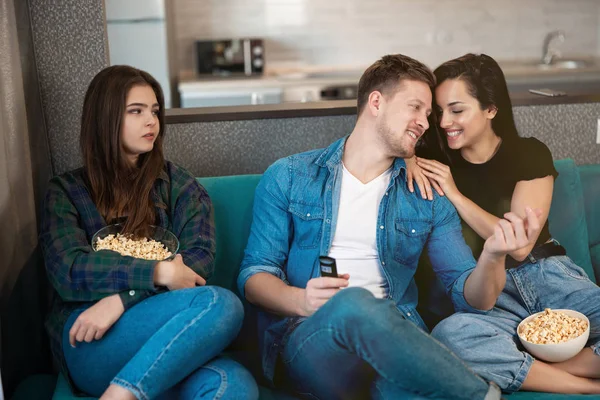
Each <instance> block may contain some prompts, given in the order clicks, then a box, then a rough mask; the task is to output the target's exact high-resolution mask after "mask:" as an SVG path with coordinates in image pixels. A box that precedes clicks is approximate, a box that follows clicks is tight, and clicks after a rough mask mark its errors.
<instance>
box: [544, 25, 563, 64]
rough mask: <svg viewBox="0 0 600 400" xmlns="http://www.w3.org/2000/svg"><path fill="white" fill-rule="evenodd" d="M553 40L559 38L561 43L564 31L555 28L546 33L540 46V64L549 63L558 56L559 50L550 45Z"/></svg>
mask: <svg viewBox="0 0 600 400" xmlns="http://www.w3.org/2000/svg"><path fill="white" fill-rule="evenodd" d="M555 40H559V41H560V42H561V43H562V42H564V41H565V32H564V31H563V30H556V31H552V32H550V33H548V34H547V35H546V37H545V38H544V45H543V47H542V64H546V65H550V64H552V60H554V58H555V57H560V55H561V54H560V51H559V50H558V49H556V48H554V47H553V46H552V44H553V43H554V41H555Z"/></svg>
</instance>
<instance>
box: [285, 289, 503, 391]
mask: <svg viewBox="0 0 600 400" xmlns="http://www.w3.org/2000/svg"><path fill="white" fill-rule="evenodd" d="M286 339H287V340H286V341H285V342H284V344H283V350H282V354H281V361H282V367H283V381H284V383H285V384H286V386H288V387H290V388H291V389H292V390H294V391H296V392H297V393H300V394H302V395H303V396H305V397H309V398H321V399H362V398H375V399H431V398H436V399H468V400H473V399H484V398H489V399H491V398H496V399H499V398H500V390H499V389H497V387H490V385H489V384H488V383H486V382H485V381H484V380H483V379H481V378H479V377H478V376H476V375H475V374H474V373H473V372H471V371H470V370H469V369H468V367H467V366H466V365H465V364H464V363H463V362H462V361H461V360H460V359H459V358H457V357H456V356H454V355H453V354H452V353H450V352H449V351H448V350H447V349H446V348H444V347H443V346H442V345H440V344H439V343H438V342H437V341H436V340H434V339H433V338H432V337H431V336H430V335H428V334H427V333H426V332H424V331H423V330H421V329H420V328H418V327H417V326H416V325H415V324H414V323H412V322H410V321H408V320H407V319H405V318H404V317H403V315H402V314H401V313H400V312H399V311H398V309H397V308H396V306H395V305H394V303H393V302H392V301H391V300H387V299H385V300H382V299H376V298H375V297H374V296H373V295H372V294H371V293H370V292H368V291H367V290H365V289H361V288H349V289H344V290H342V291H340V292H339V293H338V294H336V295H335V296H334V297H332V298H331V299H330V300H329V301H328V302H327V303H325V304H324V305H323V306H322V307H321V308H320V309H319V310H318V311H317V312H316V313H315V314H314V315H312V316H311V317H309V318H308V319H306V320H305V321H303V322H302V323H300V324H299V325H298V326H297V327H296V329H295V330H294V331H293V332H292V333H291V334H290V335H289V336H288V337H287V338H286ZM486 395H487V396H488V397H486Z"/></svg>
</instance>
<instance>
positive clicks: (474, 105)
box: [416, 54, 600, 393]
mask: <svg viewBox="0 0 600 400" xmlns="http://www.w3.org/2000/svg"><path fill="white" fill-rule="evenodd" d="M434 74H435V76H436V81H437V83H436V88H435V101H436V103H437V114H438V118H439V127H440V128H441V130H440V131H439V132H436V131H435V130H434V131H433V132H430V133H428V135H430V139H432V141H431V143H430V144H434V143H435V139H436V138H438V139H439V140H440V143H439V144H441V145H442V146H441V151H437V155H436V154H430V155H429V156H430V157H431V156H433V157H435V158H437V159H436V160H433V159H426V158H418V159H417V162H416V165H417V166H418V167H420V168H421V169H422V171H423V173H424V175H425V176H426V177H427V178H428V179H429V180H430V181H431V183H432V184H433V187H434V189H435V190H436V191H437V192H438V193H439V194H444V195H445V196H446V197H447V198H448V200H450V202H452V204H453V205H454V206H455V207H456V209H457V211H458V213H459V215H460V217H461V219H462V221H463V229H462V232H463V235H464V236H465V239H466V241H467V243H469V245H470V246H471V248H472V250H473V253H474V255H475V256H476V257H478V256H479V254H480V253H481V251H482V248H483V244H484V242H485V240H486V239H487V238H488V237H489V236H490V235H492V234H493V233H494V226H495V225H496V224H497V223H498V221H499V220H501V219H502V218H505V217H506V215H507V214H508V213H511V214H513V213H514V214H516V215H524V214H525V213H526V209H527V208H528V207H531V208H536V209H538V210H539V211H540V215H539V220H540V224H541V227H542V229H541V230H539V231H538V233H537V235H536V236H534V237H533V239H534V240H532V241H531V242H530V244H529V245H528V246H526V247H523V248H521V249H519V250H516V251H512V252H510V253H509V255H508V256H507V257H506V274H505V276H506V280H505V286H504V289H503V291H502V293H501V294H500V296H499V297H498V300H497V302H496V304H495V306H494V307H493V308H492V309H490V310H482V311H481V312H480V313H457V314H454V315H452V316H450V317H449V318H447V319H445V320H444V321H442V322H441V323H440V324H438V325H437V326H436V327H435V329H434V330H433V331H432V335H433V336H434V337H435V338H436V339H438V340H440V341H441V342H442V343H443V344H445V345H446V346H447V347H448V348H450V350H452V351H453V352H454V353H455V354H457V355H458V356H459V357H461V358H463V359H464V360H465V361H466V362H467V364H468V365H469V366H470V367H471V368H472V369H473V370H474V371H475V372H476V373H477V374H478V375H480V376H481V377H483V378H484V379H486V380H489V381H494V382H496V383H497V384H498V386H500V388H501V389H503V390H504V391H506V392H514V391H517V390H521V389H523V390H530V391H545V392H559V393H600V381H599V379H600V329H599V328H598V327H599V326H600V304H599V303H598V299H600V288H599V287H598V286H597V285H596V284H594V282H592V281H591V280H590V279H589V278H588V276H587V274H586V273H585V271H584V270H583V269H582V268H581V267H579V266H578V265H577V264H575V262H573V260H572V259H571V258H569V257H568V256H567V254H566V250H565V249H564V248H563V247H562V246H561V245H560V244H559V243H558V242H557V241H556V240H554V239H553V238H552V236H551V233H550V230H549V224H548V221H547V218H548V214H549V212H550V205H551V203H552V193H553V188H554V179H555V178H556V176H557V175H558V172H557V171H556V169H555V168H554V164H553V160H552V154H551V153H550V150H549V149H548V147H547V146H546V145H545V144H544V143H542V142H541V141H539V140H537V139H535V138H533V137H528V138H525V137H520V136H519V134H518V131H517V128H516V125H515V121H514V116H513V109H512V104H511V100H510V97H509V92H508V88H507V84H506V80H505V78H504V73H503V72H502V69H501V68H500V66H499V65H498V63H497V62H496V61H495V60H494V59H493V58H492V57H489V56H487V55H485V54H466V55H464V56H462V57H459V58H456V59H454V60H450V61H447V62H445V63H443V64H442V65H440V66H439V67H438V68H436V70H435V71H434ZM437 133H440V134H441V135H442V136H437V135H436V134H437ZM438 147H439V146H438ZM433 149H437V148H436V146H434V145H432V146H431V147H430V148H429V149H428V150H429V151H430V152H432V153H433V151H432V150H433ZM421 155H423V154H421ZM546 308H551V309H564V308H566V309H572V310H576V311H579V312H581V313H583V314H585V315H586V316H587V317H588V319H589V321H590V325H591V329H590V336H589V341H588V343H587V347H586V348H584V349H583V350H582V351H581V352H580V353H579V354H577V355H576V356H575V357H573V358H571V359H570V360H567V361H563V362H559V363H546V362H544V361H541V360H539V359H534V358H533V357H532V356H531V355H530V354H528V353H527V352H526V351H525V349H524V348H523V346H522V345H521V344H520V341H519V339H518V336H517V326H518V325H519V323H520V322H521V321H522V320H523V319H525V318H526V317H528V316H530V315H531V314H534V313H536V312H540V311H544V309H546Z"/></svg>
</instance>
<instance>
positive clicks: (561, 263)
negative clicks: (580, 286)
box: [548, 256, 590, 281]
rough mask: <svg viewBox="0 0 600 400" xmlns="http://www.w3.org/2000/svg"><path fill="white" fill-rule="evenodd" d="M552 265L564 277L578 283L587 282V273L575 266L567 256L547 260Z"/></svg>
mask: <svg viewBox="0 0 600 400" xmlns="http://www.w3.org/2000/svg"><path fill="white" fill-rule="evenodd" d="M548 260H549V261H550V260H551V261H552V262H553V263H554V265H556V266H557V267H558V268H560V269H561V270H562V271H563V272H564V273H565V274H566V275H568V276H569V277H571V278H573V279H577V280H580V281H585V280H589V279H590V278H589V277H588V275H587V273H586V272H585V270H584V269H583V268H581V267H580V266H578V265H577V264H575V263H574V262H573V261H572V260H571V259H570V258H569V257H568V256H554V257H551V258H550V259H548Z"/></svg>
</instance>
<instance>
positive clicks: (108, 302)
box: [69, 294, 125, 347]
mask: <svg viewBox="0 0 600 400" xmlns="http://www.w3.org/2000/svg"><path fill="white" fill-rule="evenodd" d="M124 311H125V308H124V307H123V302H122V301H121V298H120V297H119V295H118V294H113V295H112V296H108V297H105V298H103V299H102V300H100V301H98V302H97V303H96V304H94V305H93V306H91V307H90V308H88V309H87V310H85V311H84V312H82V313H81V314H80V315H79V317H77V319H76V320H75V323H74V324H73V326H72V327H71V330H70V331H69V343H70V344H71V346H72V347H75V342H83V341H84V340H85V341H86V342H87V343H90V342H91V341H92V340H100V339H102V336H104V334H105V333H106V332H107V331H108V330H109V329H110V327H111V326H113V324H114V323H115V322H117V320H118V319H119V318H121V315H123V312H124Z"/></svg>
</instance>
